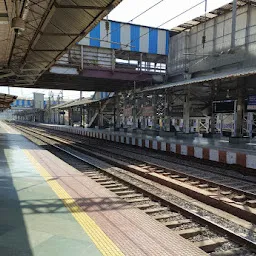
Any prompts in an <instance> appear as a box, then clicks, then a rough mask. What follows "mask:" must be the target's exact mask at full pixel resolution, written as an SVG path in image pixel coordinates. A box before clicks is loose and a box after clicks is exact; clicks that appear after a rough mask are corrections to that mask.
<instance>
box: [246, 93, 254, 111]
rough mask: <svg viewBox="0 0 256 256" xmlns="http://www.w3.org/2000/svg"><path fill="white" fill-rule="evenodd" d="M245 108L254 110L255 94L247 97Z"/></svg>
mask: <svg viewBox="0 0 256 256" xmlns="http://www.w3.org/2000/svg"><path fill="white" fill-rule="evenodd" d="M247 110H248V111H256V95H252V96H249V97H248V103H247Z"/></svg>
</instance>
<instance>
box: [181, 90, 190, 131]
mask: <svg viewBox="0 0 256 256" xmlns="http://www.w3.org/2000/svg"><path fill="white" fill-rule="evenodd" d="M189 118H190V86H188V87H187V88H186V90H185V97H184V105H183V132H184V133H189V132H190V125H189Z"/></svg>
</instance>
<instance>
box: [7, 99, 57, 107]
mask: <svg viewBox="0 0 256 256" xmlns="http://www.w3.org/2000/svg"><path fill="white" fill-rule="evenodd" d="M57 104H58V102H57V101H53V102H52V105H57ZM33 105H34V102H33V100H27V99H17V100H15V101H14V102H13V103H12V104H11V107H16V108H33ZM46 106H47V101H46V100H45V101H44V107H46Z"/></svg>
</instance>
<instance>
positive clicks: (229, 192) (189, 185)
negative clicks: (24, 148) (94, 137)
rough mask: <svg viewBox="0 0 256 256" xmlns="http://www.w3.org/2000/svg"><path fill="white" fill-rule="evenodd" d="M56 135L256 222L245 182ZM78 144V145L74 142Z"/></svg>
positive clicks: (255, 196)
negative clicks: (244, 187)
mask: <svg viewBox="0 0 256 256" xmlns="http://www.w3.org/2000/svg"><path fill="white" fill-rule="evenodd" d="M23 129H29V130H31V129H33V131H34V132H35V133H38V134H40V133H42V132H45V130H44V129H38V128H31V127H30V128H26V127H23ZM52 134H53V135H47V136H48V137H49V138H53V139H54V138H59V139H60V138H61V139H62V140H63V141H62V142H65V143H69V144H71V145H72V146H76V147H79V149H80V150H82V151H84V152H86V154H89V155H91V156H94V157H97V158H99V159H102V160H103V161H107V162H109V163H111V164H114V165H116V166H118V167H120V168H123V169H126V170H128V171H131V172H133V173H136V174H138V175H141V176H142V177H147V178H148V179H150V180H153V181H156V182H159V183H160V184H162V185H165V186H168V187H170V188H174V189H175V190H177V191H180V192H182V193H184V194H186V195H188V196H190V197H193V198H195V199H197V200H200V201H202V202H204V203H206V204H208V205H212V206H214V207H216V208H220V209H222V210H224V211H227V212H229V213H231V214H233V215H235V216H238V217H240V218H243V219H245V220H248V221H250V222H252V223H256V193H254V192H251V191H250V190H246V189H241V188H240V186H241V182H240V181H239V180H238V179H233V180H231V179H230V178H229V179H228V182H227V181H226V180H218V178H219V177H218V176H217V178H216V177H215V178H213V177H212V176H211V178H202V175H203V174H202V173H201V177H200V176H199V175H197V176H196V175H194V174H189V173H185V172H182V171H179V170H176V169H173V168H171V167H169V168H167V167H166V166H168V163H167V165H163V164H160V163H159V160H157V161H153V160H152V159H150V160H148V157H146V156H143V155H138V154H136V153H133V152H128V151H125V150H122V151H120V149H113V148H112V147H111V148H105V147H102V144H101V145H100V146H99V145H97V146H96V145H91V144H90V145H89V144H88V142H87V143H86V141H85V140H83V139H82V138H81V137H80V138H77V137H75V136H72V139H70V136H68V134H63V133H62V132H56V131H54V132H53V133H52ZM56 136H57V137H56ZM74 143H75V145H73V144H74ZM89 143H90V142H89ZM76 149H77V148H76ZM222 178H223V177H222ZM227 183H228V184H227ZM246 185H247V186H248V187H249V188H251V187H252V186H254V187H255V185H253V184H252V183H250V182H245V181H244V184H243V186H246Z"/></svg>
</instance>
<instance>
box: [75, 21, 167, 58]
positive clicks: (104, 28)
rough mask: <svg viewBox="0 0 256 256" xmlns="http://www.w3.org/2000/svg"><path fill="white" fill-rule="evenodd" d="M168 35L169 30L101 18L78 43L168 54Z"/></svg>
mask: <svg viewBox="0 0 256 256" xmlns="http://www.w3.org/2000/svg"><path fill="white" fill-rule="evenodd" d="M170 35H171V34H170V31H169V30H164V29H158V28H152V27H145V26H140V25H134V24H130V23H122V22H116V21H111V20H108V21H107V20H102V21H101V22H100V23H99V24H98V25H97V26H96V27H95V28H94V29H93V30H92V31H91V32H90V33H89V34H88V35H87V36H86V37H85V38H83V39H82V40H81V41H80V42H79V43H78V44H80V45H87V46H92V47H101V48H110V49H122V50H125V51H133V52H142V53H151V54H160V55H168V51H169V40H170Z"/></svg>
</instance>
